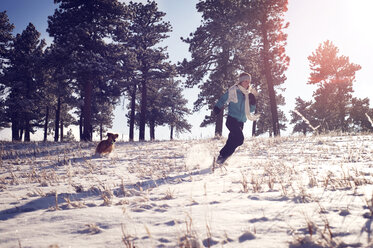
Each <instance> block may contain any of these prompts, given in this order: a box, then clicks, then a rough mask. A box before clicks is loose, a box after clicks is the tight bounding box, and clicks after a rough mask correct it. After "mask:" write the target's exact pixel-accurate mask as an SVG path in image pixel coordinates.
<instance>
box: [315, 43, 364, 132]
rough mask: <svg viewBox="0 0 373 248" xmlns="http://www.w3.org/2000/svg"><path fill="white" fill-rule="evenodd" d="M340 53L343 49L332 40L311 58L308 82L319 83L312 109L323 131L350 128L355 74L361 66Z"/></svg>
mask: <svg viewBox="0 0 373 248" xmlns="http://www.w3.org/2000/svg"><path fill="white" fill-rule="evenodd" d="M338 53H339V49H338V48H337V47H336V46H335V45H334V44H333V43H332V42H331V41H325V42H324V43H323V44H320V45H319V47H318V48H317V49H316V51H315V52H313V53H312V55H311V56H309V57H308V60H309V61H310V69H311V74H310V77H309V81H308V83H309V84H316V85H318V89H317V90H316V91H315V92H314V94H313V95H314V98H315V103H314V104H313V106H312V108H313V111H314V112H315V118H316V119H317V121H318V122H319V123H320V124H321V131H331V130H340V131H342V132H346V131H348V122H347V118H348V106H349V105H350V104H351V100H352V92H353V82H354V81H355V73H356V71H358V70H360V69H361V67H360V66H359V65H357V64H353V63H351V62H350V61H349V58H348V57H346V56H343V55H341V56H339V55H338Z"/></svg>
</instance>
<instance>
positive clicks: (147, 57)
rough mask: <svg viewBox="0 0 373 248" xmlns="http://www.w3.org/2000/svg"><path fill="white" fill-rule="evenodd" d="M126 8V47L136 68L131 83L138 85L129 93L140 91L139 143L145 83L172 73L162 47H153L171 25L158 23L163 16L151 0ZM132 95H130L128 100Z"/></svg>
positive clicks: (143, 120) (142, 130)
mask: <svg viewBox="0 0 373 248" xmlns="http://www.w3.org/2000/svg"><path fill="white" fill-rule="evenodd" d="M129 9H130V12H132V13H134V16H133V19H132V22H131V24H130V26H129V30H130V33H131V35H130V42H129V45H130V47H131V48H133V50H134V52H135V54H136V61H137V63H138V66H137V68H136V69H137V71H138V73H137V75H135V78H134V80H133V82H137V83H138V85H136V86H133V87H132V89H133V92H132V93H134V92H136V91H135V90H136V89H139V90H140V92H141V107H140V122H139V129H140V130H139V140H140V141H142V140H145V126H146V122H147V121H148V118H147V107H148V102H147V101H148V87H149V84H150V83H151V82H152V81H154V80H155V79H160V78H168V77H169V76H170V75H171V73H172V67H171V65H170V64H169V63H168V62H166V61H165V60H166V59H167V58H168V54H167V53H166V48H162V47H155V46H156V45H159V43H160V42H161V41H162V40H164V39H165V38H167V37H168V35H167V33H168V32H170V31H171V25H170V23H169V22H164V21H162V19H163V17H164V16H165V13H163V12H161V11H159V10H158V6H157V3H156V2H155V1H147V3H146V4H142V3H133V2H131V3H130V5H129ZM134 96H135V95H134V94H132V99H133V98H134ZM132 102H134V101H132ZM131 116H132V115H131Z"/></svg>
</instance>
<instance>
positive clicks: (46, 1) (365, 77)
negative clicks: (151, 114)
mask: <svg viewBox="0 0 373 248" xmlns="http://www.w3.org/2000/svg"><path fill="white" fill-rule="evenodd" d="M126 2H128V1H127V0H126ZM142 2H146V1H142ZM156 2H157V3H158V6H159V8H160V10H161V11H163V12H166V14H167V15H166V17H165V20H167V21H170V22H171V25H172V26H173V32H172V33H171V34H170V38H168V39H167V40H166V41H165V44H166V45H167V46H168V52H169V55H170V59H171V60H172V62H177V61H180V60H182V59H183V58H185V57H187V58H189V56H190V55H189V52H188V46H187V45H186V44H185V43H183V42H181V40H180V37H181V36H182V37H187V36H188V35H189V33H191V32H193V31H194V30H195V29H196V27H197V26H198V25H199V24H200V22H201V18H200V14H199V13H197V12H196V9H195V4H196V3H197V2H198V0H177V1H176V0H157V1H156ZM54 8H55V6H54V4H53V0H34V1H31V0H1V1H0V11H4V10H6V11H7V14H8V16H9V19H10V22H11V23H14V24H15V26H16V28H15V33H21V32H22V31H23V30H24V29H25V28H26V26H27V25H28V23H29V22H32V23H33V24H34V25H35V26H36V28H37V29H38V31H39V32H41V33H42V36H43V37H44V38H47V36H48V34H47V33H46V28H47V25H48V24H47V17H48V16H49V15H52V14H53V13H54ZM288 8H289V10H288V12H287V13H286V19H287V20H288V21H289V22H290V26H289V28H288V30H287V31H286V33H288V45H287V47H286V51H287V55H288V56H289V57H290V67H289V69H288V71H287V72H286V75H287V81H286V82H285V85H284V87H285V88H286V91H285V92H284V93H283V94H284V96H285V99H286V106H284V107H282V110H283V111H284V112H285V113H286V114H287V116H288V118H289V119H290V114H289V111H290V110H292V109H293V108H294V102H295V98H296V97H297V96H300V97H301V98H302V99H304V100H311V99H312V93H313V91H314V89H315V88H314V86H310V85H307V84H306V83H307V80H308V76H309V73H310V71H309V63H308V60H307V57H308V56H309V55H311V54H312V52H314V51H315V50H316V49H317V47H318V46H319V45H320V44H321V43H322V42H324V41H326V40H331V41H332V42H333V43H334V44H335V45H336V46H337V47H338V48H339V51H340V55H345V56H348V57H350V61H351V62H353V63H356V64H359V65H360V66H361V67H362V69H361V70H360V71H358V72H357V74H356V82H355V83H354V89H355V93H354V96H356V97H359V98H365V97H369V98H370V105H371V107H373V93H372V92H373V85H372V84H370V80H371V78H372V77H373V75H372V74H373V73H372V68H373V59H372V55H373V46H372V44H373V32H371V31H370V30H371V27H370V25H371V24H372V23H373V15H371V10H372V9H373V1H372V0H353V1H352V0H313V1H309V0H289V5H288ZM47 42H51V39H50V38H47ZM197 94H198V91H197V90H186V91H185V97H186V98H187V99H188V100H189V103H190V107H192V104H193V102H194V101H195V100H196V98H197ZM126 104H127V102H125V105H126ZM122 106H123V104H122ZM122 106H118V107H117V109H116V116H115V120H114V126H113V129H112V131H114V132H117V133H119V134H120V136H121V137H122V135H123V137H124V138H125V139H126V137H127V136H128V128H127V121H126V119H125V118H124V115H125V113H126V112H127V110H123V107H122ZM206 114H207V112H206V111H201V112H199V113H195V114H193V116H191V117H190V118H189V121H190V123H191V124H192V125H193V129H192V133H191V134H185V135H182V136H181V138H200V137H212V136H213V135H214V128H213V127H212V126H211V127H209V128H200V127H199V124H200V123H201V121H202V120H203V118H204V116H205V115H206ZM250 128H251V125H250V124H246V125H245V130H244V132H245V135H246V136H247V137H248V136H250V135H251V129H250ZM146 132H148V130H146ZM223 133H224V135H227V130H224V131H223ZM283 133H284V132H283ZM288 133H291V127H289V128H288V131H287V132H286V134H288ZM135 135H136V136H137V135H138V134H137V133H136V134H135ZM168 137H169V131H168V128H157V129H156V138H157V139H168ZM9 138H10V134H9V132H5V131H2V132H0V139H1V140H4V139H9Z"/></svg>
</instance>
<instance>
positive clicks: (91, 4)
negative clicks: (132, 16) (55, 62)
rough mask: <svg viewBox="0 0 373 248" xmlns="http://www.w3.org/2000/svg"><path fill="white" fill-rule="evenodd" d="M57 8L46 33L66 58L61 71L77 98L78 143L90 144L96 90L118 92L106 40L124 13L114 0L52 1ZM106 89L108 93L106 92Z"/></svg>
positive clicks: (113, 31) (123, 9)
mask: <svg viewBox="0 0 373 248" xmlns="http://www.w3.org/2000/svg"><path fill="white" fill-rule="evenodd" d="M54 2H55V3H56V4H59V6H58V8H57V9H56V11H55V13H54V15H53V16H50V17H49V18H48V30H47V31H48V32H49V34H50V35H51V36H52V37H53V38H54V43H56V45H57V46H58V47H60V48H63V51H62V52H63V54H64V56H65V57H67V63H66V64H65V65H64V67H65V70H66V71H67V72H69V74H70V77H71V80H72V81H73V82H75V84H76V86H75V89H76V91H77V93H78V94H80V95H81V99H82V100H83V102H84V104H83V105H82V119H83V120H82V125H83V127H84V128H83V131H82V137H81V138H82V140H85V141H90V140H92V128H93V127H92V101H93V99H92V98H93V94H94V92H95V90H96V89H99V90H102V91H105V92H106V91H107V92H111V93H113V92H115V94H116V96H118V94H119V93H120V92H119V88H118V89H116V90H114V91H113V90H112V89H113V88H115V86H116V85H117V81H115V80H114V74H115V71H116V70H115V66H116V64H115V63H113V60H112V56H111V53H112V49H111V48H112V47H111V46H110V45H109V44H108V42H107V40H105V39H107V38H112V37H113V36H114V34H115V32H116V28H117V27H118V26H121V25H122V21H121V18H123V17H125V16H126V13H125V11H126V9H125V8H124V7H123V4H121V3H119V2H118V1H117V0H90V1H83V0H55V1H54ZM108 88H109V90H107V89H108Z"/></svg>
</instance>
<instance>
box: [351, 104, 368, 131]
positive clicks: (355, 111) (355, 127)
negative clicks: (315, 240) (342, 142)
mask: <svg viewBox="0 0 373 248" xmlns="http://www.w3.org/2000/svg"><path fill="white" fill-rule="evenodd" d="M351 104H352V106H351V108H350V109H349V119H348V121H349V124H350V128H351V131H354V132H373V126H372V124H371V123H370V122H369V120H368V117H367V116H366V115H368V116H369V117H370V118H372V117H373V109H371V108H369V98H364V99H359V98H356V97H353V98H352V101H351Z"/></svg>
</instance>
